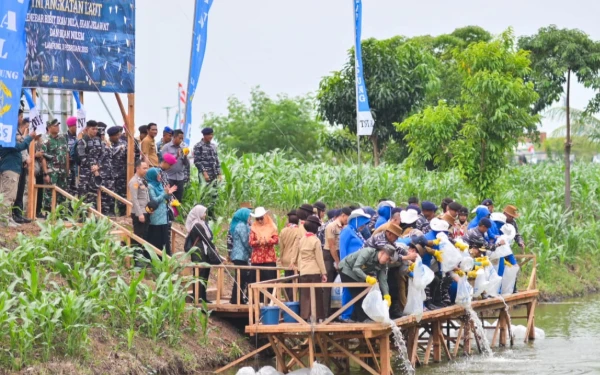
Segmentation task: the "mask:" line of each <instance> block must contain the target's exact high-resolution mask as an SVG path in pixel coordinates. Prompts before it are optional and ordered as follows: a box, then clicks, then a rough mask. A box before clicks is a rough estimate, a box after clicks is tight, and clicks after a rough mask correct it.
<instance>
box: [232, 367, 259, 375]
mask: <svg viewBox="0 0 600 375" xmlns="http://www.w3.org/2000/svg"><path fill="white" fill-rule="evenodd" d="M235 375H256V371H254V369H253V368H252V367H242V368H241V369H239V370H238V372H236V373H235Z"/></svg>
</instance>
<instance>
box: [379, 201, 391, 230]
mask: <svg viewBox="0 0 600 375" xmlns="http://www.w3.org/2000/svg"><path fill="white" fill-rule="evenodd" d="M395 207H396V204H395V203H394V202H392V201H383V202H381V203H379V206H378V207H377V214H378V215H379V217H378V218H377V222H375V229H377V228H379V227H380V226H382V225H383V224H385V223H387V222H388V221H390V218H391V217H392V209H394V208H395Z"/></svg>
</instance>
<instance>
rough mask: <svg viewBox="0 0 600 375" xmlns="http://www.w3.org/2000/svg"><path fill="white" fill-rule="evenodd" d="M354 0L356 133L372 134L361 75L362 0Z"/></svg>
mask: <svg viewBox="0 0 600 375" xmlns="http://www.w3.org/2000/svg"><path fill="white" fill-rule="evenodd" d="M352 1H354V37H355V39H356V41H355V48H354V52H355V53H354V58H355V60H354V70H355V72H356V134H358V135H371V134H373V127H374V126H375V121H373V115H372V114H371V108H370V107H369V98H368V96H367V86H366V84H365V78H364V77H363V63H362V46H361V44H360V39H361V33H362V0H352Z"/></svg>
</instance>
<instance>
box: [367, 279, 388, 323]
mask: <svg viewBox="0 0 600 375" xmlns="http://www.w3.org/2000/svg"><path fill="white" fill-rule="evenodd" d="M362 308H363V310H364V311H365V314H367V316H368V317H369V318H371V319H373V321H375V322H378V323H388V324H391V323H392V321H391V319H390V311H389V308H388V305H387V302H385V301H384V299H383V296H382V295H381V290H380V289H379V283H377V284H375V286H373V288H372V289H371V291H370V292H369V293H368V294H367V296H366V297H365V299H364V300H363V303H362Z"/></svg>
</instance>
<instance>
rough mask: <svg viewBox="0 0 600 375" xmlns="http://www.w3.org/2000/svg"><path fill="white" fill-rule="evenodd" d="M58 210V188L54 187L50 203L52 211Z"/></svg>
mask: <svg viewBox="0 0 600 375" xmlns="http://www.w3.org/2000/svg"><path fill="white" fill-rule="evenodd" d="M54 211H56V189H52V201H51V203H50V212H52V213H54Z"/></svg>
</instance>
